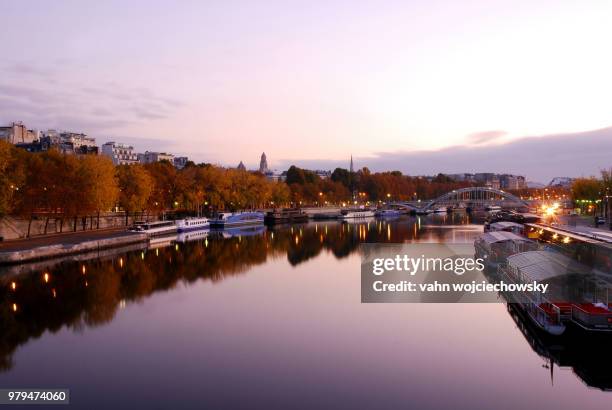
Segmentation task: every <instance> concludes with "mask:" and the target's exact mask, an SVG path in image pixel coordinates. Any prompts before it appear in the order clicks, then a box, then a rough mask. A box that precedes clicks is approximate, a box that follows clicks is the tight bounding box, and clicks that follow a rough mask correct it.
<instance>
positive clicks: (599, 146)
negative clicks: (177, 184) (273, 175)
mask: <svg viewBox="0 0 612 410" xmlns="http://www.w3.org/2000/svg"><path fill="white" fill-rule="evenodd" d="M611 153H612V127H609V128H603V129H599V130H594V131H586V132H576V133H567V134H552V135H545V136H537V137H525V138H520V139H517V140H513V141H510V142H506V143H504V144H495V145H479V146H476V147H474V146H472V147H468V146H454V147H448V148H444V149H441V150H436V151H410V152H402V151H399V152H379V153H376V154H374V155H373V156H371V157H362V158H355V159H354V161H355V167H356V168H360V167H364V166H366V167H368V168H370V170H372V171H387V170H399V171H402V172H403V173H405V174H409V175H433V174H437V173H438V172H442V173H449V174H454V173H461V172H500V173H503V172H508V173H513V174H519V175H525V176H526V177H527V179H529V180H533V181H538V182H548V181H550V180H551V179H552V178H553V177H556V176H570V177H577V176H589V175H598V174H599V172H600V171H601V169H604V168H609V167H611V166H612V155H611ZM347 155H348V154H347ZM291 164H295V165H298V166H303V167H307V168H316V169H334V168H335V167H338V166H339V167H343V168H348V159H346V160H343V161H321V160H312V161H299V160H282V161H280V165H281V169H286V168H287V167H288V166H289V165H291Z"/></svg>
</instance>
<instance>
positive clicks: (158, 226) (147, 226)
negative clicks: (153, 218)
mask: <svg viewBox="0 0 612 410" xmlns="http://www.w3.org/2000/svg"><path fill="white" fill-rule="evenodd" d="M176 230H177V227H176V222H175V221H157V222H140V223H137V224H134V226H133V227H131V228H130V231H133V232H143V233H146V234H147V235H148V236H157V235H165V234H169V233H174V232H176Z"/></svg>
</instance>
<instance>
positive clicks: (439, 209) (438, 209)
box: [434, 206, 448, 214]
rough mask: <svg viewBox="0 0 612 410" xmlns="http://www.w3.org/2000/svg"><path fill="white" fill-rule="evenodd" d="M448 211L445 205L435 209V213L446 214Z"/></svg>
mask: <svg viewBox="0 0 612 410" xmlns="http://www.w3.org/2000/svg"><path fill="white" fill-rule="evenodd" d="M447 212H448V208H447V207H445V206H441V207H439V208H436V209H434V213H436V214H445V213H447Z"/></svg>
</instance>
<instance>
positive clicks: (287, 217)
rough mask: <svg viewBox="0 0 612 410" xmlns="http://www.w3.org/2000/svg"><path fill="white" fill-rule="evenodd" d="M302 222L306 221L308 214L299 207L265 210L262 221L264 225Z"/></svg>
mask: <svg viewBox="0 0 612 410" xmlns="http://www.w3.org/2000/svg"><path fill="white" fill-rule="evenodd" d="M302 222H308V214H307V213H306V212H304V211H302V210H301V209H293V208H285V209H275V210H273V211H269V212H267V213H266V215H265V216H264V223H265V224H266V225H275V224H283V223H302Z"/></svg>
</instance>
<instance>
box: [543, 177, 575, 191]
mask: <svg viewBox="0 0 612 410" xmlns="http://www.w3.org/2000/svg"><path fill="white" fill-rule="evenodd" d="M573 183H574V178H570V177H554V178H553V179H552V180H551V181H550V182H549V183H548V185H547V186H549V187H561V188H570V187H571V186H572V184H573Z"/></svg>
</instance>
